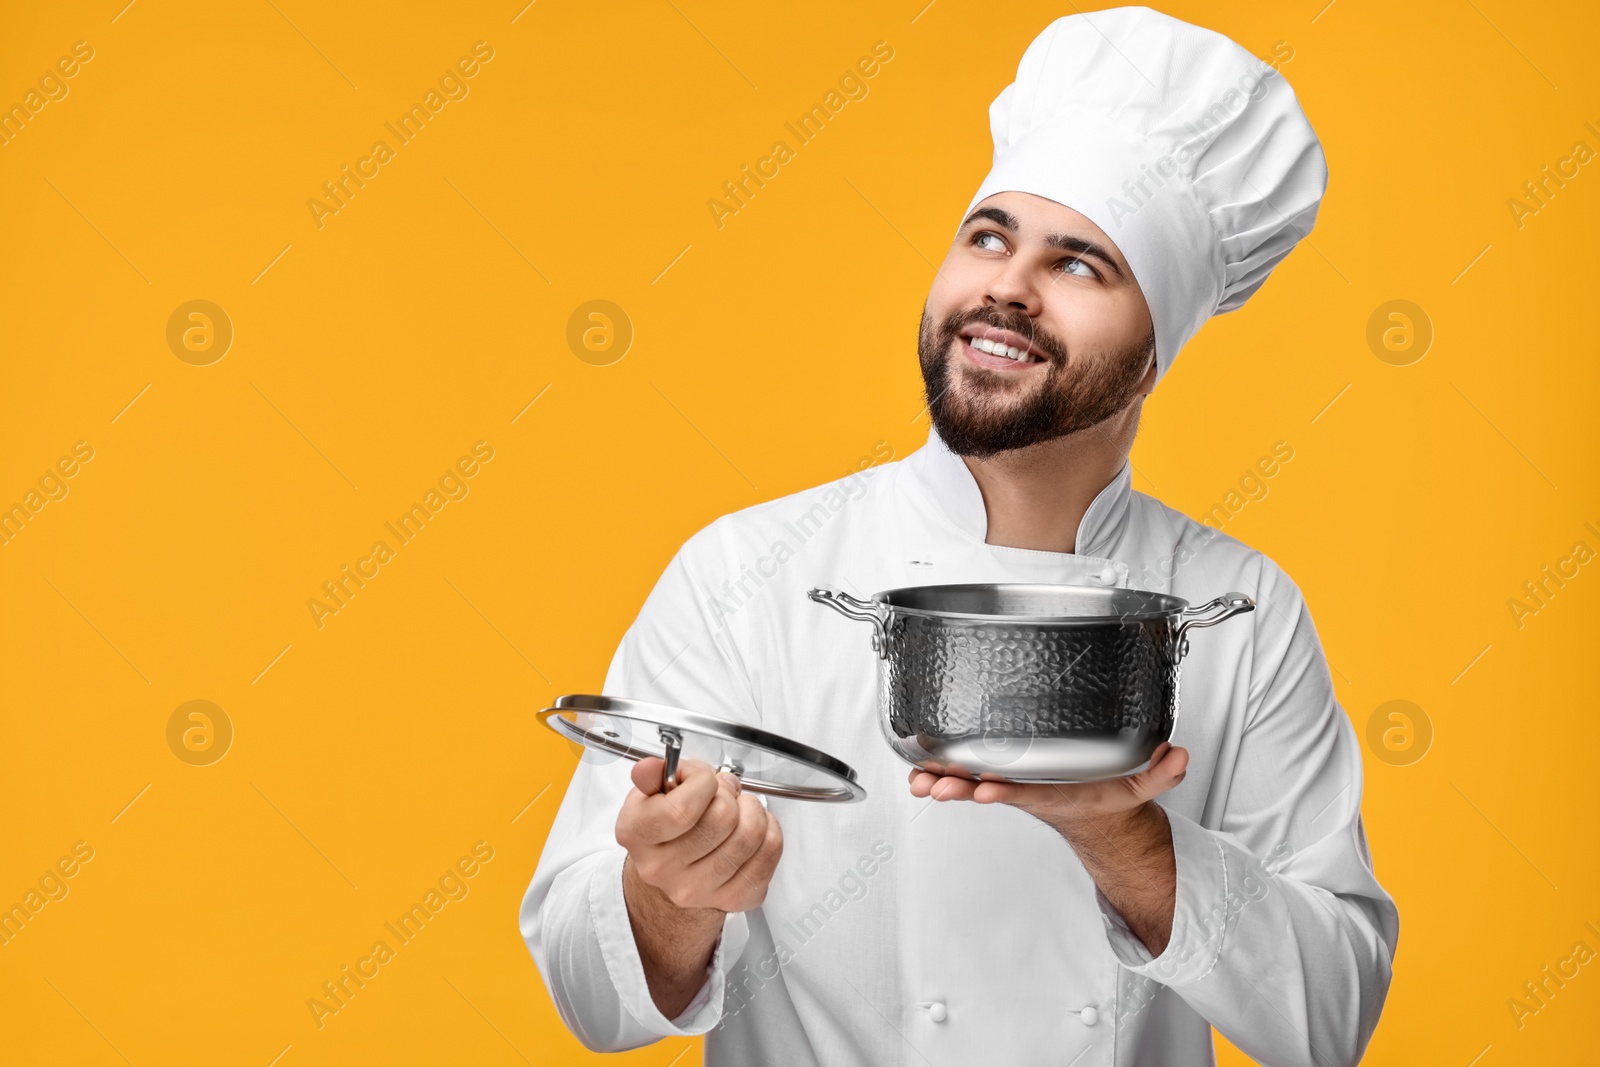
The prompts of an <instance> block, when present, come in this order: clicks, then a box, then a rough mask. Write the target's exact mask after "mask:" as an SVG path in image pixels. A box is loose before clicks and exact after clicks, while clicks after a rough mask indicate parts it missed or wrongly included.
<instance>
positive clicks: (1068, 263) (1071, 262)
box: [1061, 259, 1099, 278]
mask: <svg viewBox="0 0 1600 1067" xmlns="http://www.w3.org/2000/svg"><path fill="white" fill-rule="evenodd" d="M1061 266H1062V269H1063V270H1069V271H1072V273H1074V274H1077V275H1079V276H1080V277H1083V278H1097V277H1099V275H1098V274H1096V273H1095V269H1094V268H1093V267H1091V266H1089V264H1087V263H1085V262H1084V261H1083V260H1081V259H1068V260H1063V261H1062V264H1061ZM1074 267H1077V268H1081V269H1080V270H1072V268H1074Z"/></svg>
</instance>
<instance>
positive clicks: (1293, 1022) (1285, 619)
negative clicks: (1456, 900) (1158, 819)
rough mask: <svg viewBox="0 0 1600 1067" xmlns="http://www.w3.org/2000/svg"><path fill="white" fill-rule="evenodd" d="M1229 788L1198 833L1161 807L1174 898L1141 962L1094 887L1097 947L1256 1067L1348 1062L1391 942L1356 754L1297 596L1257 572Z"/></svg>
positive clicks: (1368, 1017) (1370, 1018)
mask: <svg viewBox="0 0 1600 1067" xmlns="http://www.w3.org/2000/svg"><path fill="white" fill-rule="evenodd" d="M1265 570H1266V572H1267V573H1266V574H1264V575H1263V584H1262V587H1261V588H1260V589H1259V590H1258V597H1257V600H1258V604H1259V606H1258V608H1257V614H1258V616H1260V619H1259V621H1258V623H1257V629H1256V635H1257V636H1256V648H1255V657H1254V663H1253V666H1252V670H1251V672H1250V675H1251V676H1250V683H1249V694H1248V704H1247V708H1246V715H1245V724H1244V727H1243V732H1242V736H1241V740H1240V746H1239V752H1238V758H1237V763H1236V765H1235V772H1234V776H1233V779H1232V784H1231V788H1230V791H1229V793H1228V796H1227V798H1226V802H1225V804H1224V805H1223V806H1222V809H1221V815H1220V817H1219V818H1218V819H1215V820H1213V819H1209V818H1208V819H1207V821H1208V822H1210V821H1215V822H1217V823H1218V825H1217V826H1216V827H1214V828H1212V827H1207V826H1202V825H1201V824H1200V823H1198V822H1196V821H1195V820H1194V819H1191V818H1188V817H1186V816H1184V815H1183V814H1181V813H1179V812H1176V811H1173V810H1171V808H1170V807H1167V806H1166V805H1163V809H1164V810H1165V811H1166V814H1167V819H1168V821H1169V823H1170V824H1171V827H1172V845H1173V852H1174V853H1175V857H1176V865H1177V901H1176V907H1175V910H1174V915H1173V923H1172V934H1171V938H1170V940H1169V942H1168V944H1167V946H1166V947H1165V948H1164V949H1163V951H1162V953H1161V955H1159V956H1156V957H1153V958H1152V956H1151V954H1150V952H1149V950H1148V949H1147V948H1145V946H1144V945H1143V943H1141V942H1140V941H1139V939H1138V938H1137V937H1135V936H1134V934H1133V933H1132V931H1131V930H1130V929H1129V928H1128V926H1127V924H1126V923H1125V922H1124V921H1123V919H1122V917H1121V916H1120V915H1118V914H1117V912H1116V910H1115V908H1114V907H1113V906H1112V904H1111V902H1110V901H1109V900H1108V899H1106V897H1105V895H1104V894H1102V893H1100V892H1099V891H1098V889H1097V890H1096V895H1097V897H1098V900H1099V903H1100V908H1101V911H1102V913H1103V916H1104V918H1105V929H1106V936H1107V938H1108V940H1109V941H1110V943H1111V948H1112V951H1113V952H1115V953H1116V955H1117V957H1118V959H1119V960H1120V961H1121V962H1122V964H1123V965H1124V966H1125V967H1127V968H1128V969H1129V970H1131V971H1133V972H1134V973H1136V974H1139V975H1142V976H1144V977H1146V978H1148V979H1151V980H1153V981H1155V982H1158V983H1160V984H1162V985H1165V986H1167V987H1168V988H1170V989H1172V990H1173V991H1174V992H1175V993H1177V994H1178V995H1179V996H1180V997H1182V998H1183V999H1184V1001H1186V1002H1187V1003H1188V1004H1189V1005H1190V1006H1191V1007H1192V1008H1194V1010H1195V1011H1197V1012H1198V1013H1199V1014H1200V1015H1202V1016H1204V1017H1205V1018H1206V1019H1207V1020H1208V1021H1210V1023H1211V1024H1212V1025H1213V1026H1214V1027H1216V1028H1217V1030H1218V1031H1220V1032H1221V1033H1222V1034H1223V1036H1224V1037H1226V1038H1227V1039H1228V1040H1229V1041H1231V1042H1232V1043H1233V1044H1234V1045H1236V1046H1237V1047H1238V1048H1239V1049H1241V1050H1242V1051H1244V1052H1245V1053H1247V1054H1248V1055H1250V1056H1251V1057H1253V1058H1254V1059H1255V1060H1256V1061H1257V1062H1259V1063H1261V1064H1264V1065H1266V1067H1348V1065H1352V1064H1356V1063H1359V1062H1360V1060H1361V1056H1362V1053H1363V1051H1364V1050H1365V1048H1366V1046H1367V1042H1368V1041H1369V1040H1370V1039H1371V1037H1372V1032H1373V1030H1374V1029H1375V1028H1376V1027H1377V1025H1378V1015H1379V1013H1380V1011H1381V1010H1382V1008H1383V1003H1384V999H1385V997H1386V996H1387V994H1388V990H1389V982H1390V977H1391V965H1392V962H1393V958H1394V950H1395V944H1396V941H1397V939H1398V936H1399V914H1398V911H1397V909H1396V908H1395V904H1394V901H1393V899H1392V898H1391V897H1390V896H1389V894H1388V893H1387V892H1385V891H1384V889H1383V888H1382V886H1380V885H1379V884H1378V882H1377V879H1376V877H1375V875H1374V873H1373V866H1372V856H1371V853H1370V851H1369V850H1368V847H1367V840H1366V834H1365V831H1364V830H1363V828H1362V823H1361V752H1360V747H1359V745H1358V742H1357V739H1356V734H1355V730H1354V728H1353V727H1352V726H1351V723H1350V720H1349V719H1348V718H1347V717H1346V716H1345V714H1344V711H1343V710H1342V709H1341V708H1340V707H1339V704H1338V702H1337V701H1336V700H1335V698H1334V692H1333V683H1332V679H1331V678H1330V677H1329V673H1328V664H1327V660H1326V658H1325V656H1324V655H1323V651H1322V646H1321V643H1320V642H1319V640H1318V638H1317V634H1316V630H1315V628H1314V627H1313V626H1312V622H1311V615H1310V613H1309V611H1308V609H1307V608H1306V605H1305V601H1304V598H1303V597H1302V596H1301V594H1300V591H1299V590H1298V589H1297V588H1296V587H1295V586H1294V583H1293V582H1291V581H1290V580H1289V579H1288V578H1287V577H1286V576H1284V575H1283V574H1282V572H1281V571H1277V570H1276V568H1275V567H1274V566H1273V565H1272V564H1271V563H1270V562H1269V563H1268V564H1267V565H1266V567H1265Z"/></svg>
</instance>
